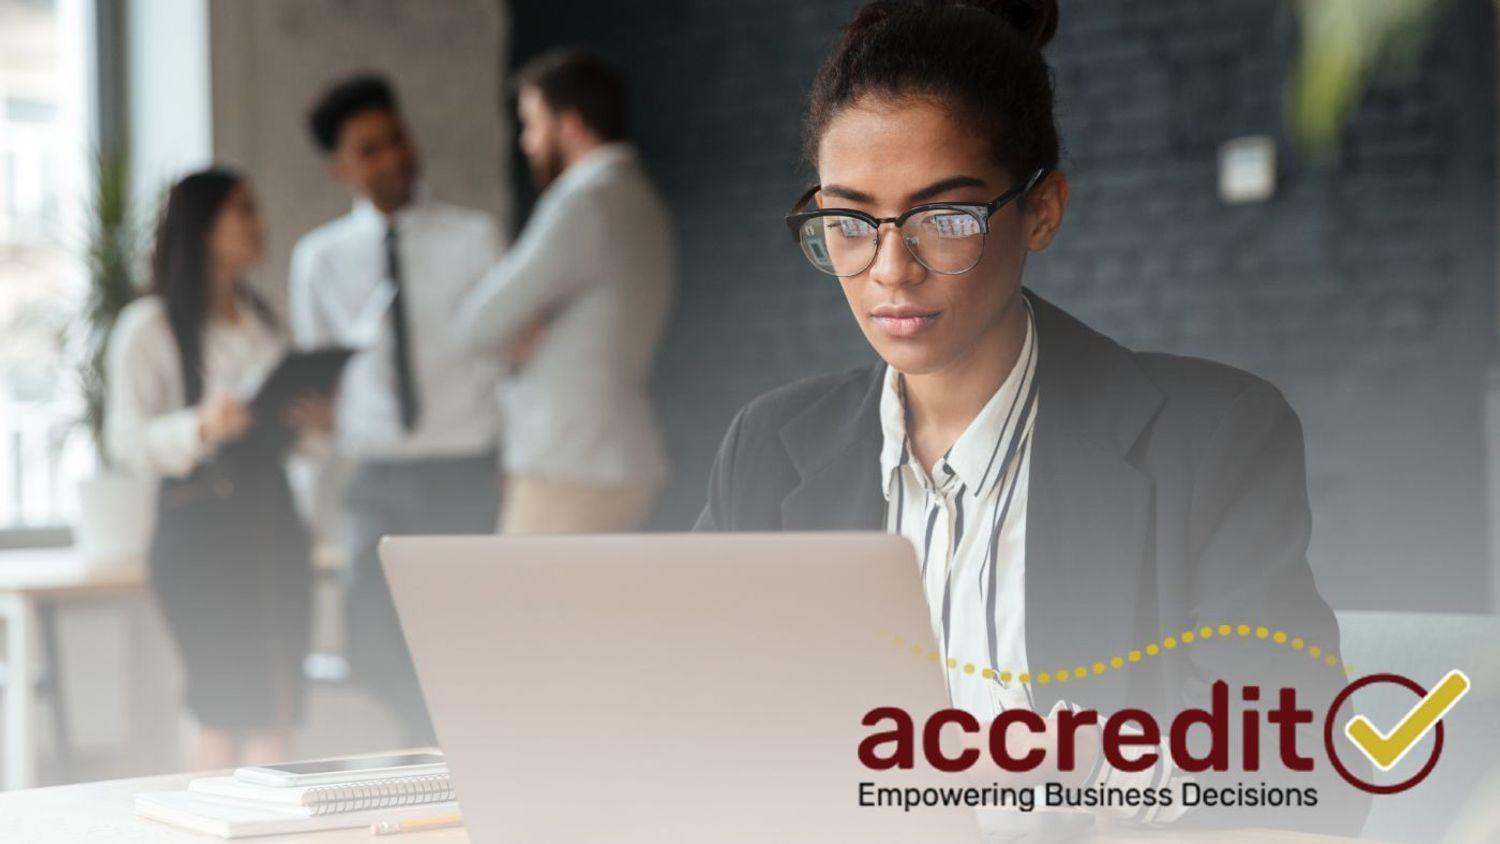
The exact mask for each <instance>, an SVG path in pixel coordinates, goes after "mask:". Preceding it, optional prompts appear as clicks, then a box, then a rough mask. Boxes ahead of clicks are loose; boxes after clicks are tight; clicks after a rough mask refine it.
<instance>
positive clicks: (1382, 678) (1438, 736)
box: [1323, 674, 1443, 794]
mask: <svg viewBox="0 0 1500 844" xmlns="http://www.w3.org/2000/svg"><path fill="white" fill-rule="evenodd" d="M1375 683H1395V684H1396V685H1398V686H1400V687H1402V688H1404V689H1406V690H1407V691H1410V692H1413V693H1415V694H1416V696H1417V697H1418V698H1424V697H1426V696H1427V690H1426V689H1424V688H1422V685H1421V684H1420V683H1418V682H1417V681H1415V680H1413V679H1411V678H1409V677H1403V676H1401V675H1400V674H1366V675H1365V676H1363V677H1361V678H1359V679H1358V680H1355V681H1354V682H1352V683H1350V684H1349V685H1347V686H1345V687H1344V689H1343V691H1341V692H1339V693H1338V695H1336V696H1335V697H1334V699H1333V702H1332V703H1330V704H1329V705H1328V714H1327V715H1326V716H1324V718H1323V751H1324V752H1325V753H1327V754H1328V761H1329V762H1330V763H1331V764H1332V765H1333V769H1334V770H1335V771H1338V774H1339V776H1341V777H1343V778H1344V781H1345V782H1348V783H1349V784H1350V785H1352V786H1354V787H1355V788H1357V789H1359V790H1361V791H1366V792H1369V793H1370V794H1398V793H1400V792H1403V791H1406V790H1407V789H1409V788H1413V787H1415V786H1416V785H1417V784H1418V783H1420V782H1422V780H1425V779H1427V775H1428V774H1430V773H1432V769H1433V768H1435V767H1437V761H1438V757H1439V756H1441V755H1442V754H1443V722H1442V721H1441V720H1439V721H1438V722H1437V724H1435V725H1433V731H1432V732H1433V743H1432V756H1431V757H1429V758H1428V760H1427V762H1426V764H1424V765H1423V766H1422V769H1421V770H1419V771H1417V772H1416V773H1415V774H1413V775H1412V776H1410V777H1408V778H1406V779H1404V780H1402V781H1400V782H1397V783H1391V784H1390V785H1380V784H1378V783H1373V782H1366V781H1365V780H1362V779H1360V778H1359V777H1356V776H1355V775H1354V774H1352V773H1350V771H1349V769H1348V768H1347V767H1345V766H1344V763H1343V761H1342V760H1341V759H1339V754H1338V751H1336V750H1335V749H1334V741H1333V719H1334V717H1335V716H1337V715H1338V712H1339V707H1341V706H1343V705H1344V703H1345V702H1346V701H1348V700H1349V697H1350V696H1351V695H1353V694H1354V693H1355V692H1357V691H1359V690H1360V689H1362V688H1364V687H1365V686H1371V685H1374V684H1375Z"/></svg>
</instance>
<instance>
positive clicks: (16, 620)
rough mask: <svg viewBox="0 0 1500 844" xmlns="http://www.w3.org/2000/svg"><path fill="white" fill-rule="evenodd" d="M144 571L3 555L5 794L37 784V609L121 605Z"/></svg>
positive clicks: (321, 561) (332, 563)
mask: <svg viewBox="0 0 1500 844" xmlns="http://www.w3.org/2000/svg"><path fill="white" fill-rule="evenodd" d="M313 558H314V568H315V569H316V571H317V572H318V573H319V574H324V575H327V574H332V573H334V572H336V571H337V570H338V569H339V567H340V560H339V556H338V553H337V551H336V550H332V549H328V548H323V547H320V548H319V549H318V550H317V551H316V552H315V553H314V555H313ZM146 578H147V575H146V567H145V563H144V561H141V560H121V561H118V562H116V563H109V564H105V563H100V562H91V561H90V560H88V559H86V558H84V556H83V555H82V554H80V553H79V551H78V550H77V549H76V548H37V549H19V550H5V551H0V623H3V624H4V625H5V634H6V636H5V639H6V646H5V659H6V666H7V670H8V676H9V677H10V683H9V688H8V691H7V694H6V696H5V701H4V704H5V723H4V727H3V730H0V735H3V741H4V743H5V751H4V759H3V760H0V785H3V787H4V788H5V789H6V790H13V789H18V788H29V787H31V786H32V785H34V784H35V783H36V724H35V715H36V701H35V698H34V697H33V695H32V694H31V678H32V677H33V676H34V675H35V673H36V672H35V666H34V660H33V651H34V650H35V637H36V609H37V605H38V604H39V603H41V602H44V601H48V602H56V603H62V602H77V601H89V600H111V599H113V600H118V599H121V598H129V597H137V596H140V595H143V594H144V593H145V592H146Z"/></svg>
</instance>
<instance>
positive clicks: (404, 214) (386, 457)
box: [290, 76, 500, 744]
mask: <svg viewBox="0 0 1500 844" xmlns="http://www.w3.org/2000/svg"><path fill="white" fill-rule="evenodd" d="M308 123H309V129H310V131H311V133H312V138H313V140H314V141H315V142H316V144H317V145H318V147H319V148H320V149H321V150H322V151H323V152H324V153H325V154H326V156H327V160H328V172H329V174H330V175H331V176H332V178H333V179H334V180H335V181H336V182H338V183H339V184H340V185H342V186H343V187H345V188H346V189H347V190H348V191H349V192H350V193H351V194H353V196H354V199H355V202H354V208H353V209H352V210H351V211H350V212H349V213H348V214H345V215H344V216H342V217H339V218H338V219H336V220H333V221H332V222H329V223H327V224H325V225H323V226H321V227H319V228H317V229H316V230H314V231H312V232H310V233H308V234H307V235H306V236H304V237H303V238H302V239H301V240H300V241H299V242H298V243H297V246H296V248H295V249H294V250H293V253H292V273H291V279H290V299H291V309H292V324H293V327H294V330H295V334H296V339H297V342H298V343H299V344H300V345H301V346H303V347H317V346H325V345H344V346H351V347H356V348H359V349H361V350H362V351H361V353H360V354H358V355H356V356H355V357H354V358H353V359H352V360H351V361H350V363H349V365H348V367H347V369H346V370H345V372H344V378H343V381H342V386H341V390H340V396H339V399H338V403H339V414H338V420H339V421H338V427H337V444H338V447H339V450H340V451H341V453H342V454H344V455H345V456H347V457H348V458H350V459H352V461H353V463H354V466H353V469H352V473H351V476H350V479H349V483H348V487H347V491H346V495H345V513H344V519H343V533H344V541H343V546H344V551H345V556H346V566H347V575H346V576H347V581H346V584H347V585H346V590H345V643H344V645H345V652H346V654H347V656H348V659H349V668H350V673H351V677H352V679H353V680H355V681H356V682H357V683H359V684H361V685H364V686H366V687H367V688H369V689H370V690H371V691H372V692H373V693H374V694H375V695H376V696H377V697H379V698H380V699H381V700H382V701H383V702H384V703H385V704H386V705H387V706H389V707H390V708H391V709H392V710H393V712H394V713H395V714H396V716H397V717H398V718H399V719H400V721H401V722H402V725H403V728H404V730H405V732H406V735H405V738H406V740H407V741H408V742H410V743H412V744H425V743H428V742H430V741H431V739H432V736H431V727H430V725H429V724H428V721H427V714H426V709H425V707H424V705H423V702H422V697H421V692H420V690H419V688H418V686H417V681H416V675H415V673H414V671H413V669H412V667H411V660H410V656H409V655H408V653H407V651H406V645H405V643H404V641H403V640H402V638H401V630H400V626H399V624H398V621H397V618H396V614H395V608H394V606H393V605H392V603H391V598H390V592H389V590H388V589H387V587H386V584H385V578H384V575H383V573H382V572H381V569H380V560H379V558H378V557H377V555H376V548H377V545H378V544H379V541H380V538H381V537H383V536H386V535H389V534H439V533H486V532H490V531H493V530H494V526H495V514H496V511H497V508H498V505H499V497H498V496H499V489H498V486H499V485H498V483H497V482H496V478H495V470H494V467H495V463H496V460H497V457H496V451H495V448H496V446H495V443H496V434H497V429H496V418H497V410H496V406H495V391H496V386H497V379H498V376H499V372H500V362H499V361H498V360H497V359H495V358H494V357H493V356H483V355H474V354H472V353H470V352H468V351H467V350H466V349H464V348H462V347H460V345H459V344H458V343H457V342H456V341H455V338H454V332H453V329H452V325H453V322H454V319H455V317H456V315H457V312H458V309H459V308H460V306H461V304H462V303H463V302H464V300H465V298H466V297H467V296H468V295H469V294H470V292H471V291H472V290H473V288H474V287H475V285H476V284H477V282H478V281H479V279H480V278H481V277H482V276H483V274H484V273H485V272H486V271H487V270H488V269H489V268H490V267H491V266H492V265H493V264H494V262H495V260H496V259H497V258H498V257H499V254H500V240H499V235H498V233H497V230H496V227H495V223H494V221H493V220H492V219H491V218H490V216H489V215H488V214H486V213H484V212H481V211H475V210H471V209H467V208H459V207H455V206H452V205H446V204H442V203H438V202H434V201H430V200H427V199H425V198H423V197H421V196H420V195H419V191H418V186H417V175H418V170H419V168H418V156H417V150H416V147H415V145H414V144H413V143H412V140H411V137H410V135H409V134H408V132H407V128H406V124H405V123H404V121H403V120H402V118H401V114H400V112H399V110H398V107H397V103H396V97H395V95H394V93H393V92H392V90H391V88H390V86H389V84H388V83H387V82H386V81H385V80H384V79H382V78H379V77H374V76H360V77H355V78H352V79H348V80H346V81H344V82H341V83H339V84H337V85H335V86H333V87H332V88H331V89H330V90H328V91H327V92H326V93H325V94H324V95H323V96H322V98H321V99H319V100H318V102H317V103H316V105H315V106H314V108H313V109H312V112H311V114H310V115H309V118H308Z"/></svg>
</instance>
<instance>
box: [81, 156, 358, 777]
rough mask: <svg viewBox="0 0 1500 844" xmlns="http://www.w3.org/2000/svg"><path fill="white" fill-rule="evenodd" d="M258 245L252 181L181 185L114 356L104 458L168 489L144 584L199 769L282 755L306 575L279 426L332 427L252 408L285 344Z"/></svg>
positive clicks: (292, 716) (319, 419)
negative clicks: (165, 638) (267, 295)
mask: <svg viewBox="0 0 1500 844" xmlns="http://www.w3.org/2000/svg"><path fill="white" fill-rule="evenodd" d="M264 248H265V246H264V234H263V228H262V224H261V220H260V216H259V214H258V213H257V211H256V208H255V201H254V199H253V197H252V195H251V192H250V188H249V186H248V185H247V184H246V183H245V181H244V179H243V178H241V177H240V176H238V175H237V174H235V173H233V172H230V171H227V170H206V171H203V172H199V173H195V174H193V175H190V176H188V177H186V178H184V179H183V180H182V181H180V182H178V183H177V184H176V186H174V187H173V188H172V190H171V193H170V194H169V195H168V198H167V205H166V210H165V212H164V214H163V216H162V219H161V224H160V228H159V230H158V232H157V236H156V251H155V255H154V260H153V267H152V292H151V293H150V295H147V296H144V297H142V298H140V299H137V300H136V301H135V302H133V303H131V304H130V305H129V306H127V307H126V309H125V310H124V312H122V314H121V316H120V321H119V323H118V325H117V327H116V329H115V332H114V334H113V336H112V338H111V341H110V348H109V355H108V368H109V375H110V377H109V387H110V390H109V394H108V413H107V419H108V426H109V427H108V432H107V437H108V439H107V441H108V445H109V450H110V452H111V455H112V456H113V458H114V459H115V460H116V461H117V462H119V463H120V464H123V465H125V466H129V467H132V468H135V469H138V470H143V471H146V472H149V473H151V474H153V475H158V476H160V477H161V481H160V485H159V488H158V493H157V507H156V525H155V532H154V535H153V537H152V541H151V548H150V554H149V559H150V567H151V585H152V590H153V592H154V593H155V597H156V600H157V603H158V605H159V606H160V608H161V611H162V614H163V615H164V617H165V618H166V622H167V626H168V628H169V629H170V631H171V634H172V637H173V639H174V641H175V643H176V646H177V650H178V652H179V654H180V655H181V658H182V662H183V665H184V668H185V670H186V674H187V681H186V690H185V702H186V705H187V708H188V709H189V710H191V712H192V714H193V716H194V717H195V718H196V720H197V722H198V724H199V726H200V733H199V739H198V750H197V763H198V765H199V767H202V768H220V767H225V766H229V765H234V764H239V763H246V762H264V761H272V760H277V759H283V758H286V757H287V755H288V750H289V742H290V739H291V736H292V730H293V727H294V726H295V725H296V723H297V722H298V719H299V717H300V714H301V709H302V683H301V677H302V673H301V671H302V660H303V657H304V656H305V654H306V652H307V647H308V635H309V633H308V631H309V625H310V618H311V567H310V563H309V540H308V531H307V529H306V527H305V526H304V524H303V523H302V521H301V519H300V518H299V516H298V515H297V512H296V510H295V508H294V506H293V502H292V497H291V493H290V490H289V488H288V485H287V479H286V472H285V468H284V464H283V459H282V458H283V457H284V456H285V454H284V452H285V450H286V446H287V445H288V444H289V438H288V437H286V436H285V435H284V431H283V427H285V426H290V427H291V428H294V429H300V430H302V431H304V432H318V431H325V430H327V428H328V427H329V422H330V417H329V407H328V402H327V401H326V400H322V399H303V400H301V401H300V402H299V403H297V404H295V405H293V406H292V408H291V409H290V410H289V412H288V414H287V418H286V419H285V420H264V419H254V418H252V417H251V413H250V410H249V408H248V406H247V405H246V397H247V396H248V395H249V392H250V390H251V389H253V385H254V383H255V381H256V380H257V379H259V378H260V377H263V376H264V375H265V374H266V373H267V372H268V371H269V370H270V368H271V367H273V366H274V365H275V364H276V363H277V361H278V360H279V359H280V358H281V356H282V355H283V353H284V352H285V349H286V346H287V343H286V340H285V339H284V337H283V334H282V331H281V326H280V325H279V324H278V322H277V320H276V318H275V317H274V316H273V315H272V312H271V310H270V309H269V308H268V307H267V306H266V305H265V303H264V302H262V301H261V300H260V299H259V298H257V297H256V295H255V294H254V293H252V292H251V291H250V289H249V288H248V287H247V286H246V285H244V284H243V283H242V279H243V278H244V276H245V274H246V273H247V272H248V271H249V270H250V269H251V268H253V267H254V266H255V265H257V264H258V263H260V261H261V258H262V256H263V253H264ZM282 423H284V424H282Z"/></svg>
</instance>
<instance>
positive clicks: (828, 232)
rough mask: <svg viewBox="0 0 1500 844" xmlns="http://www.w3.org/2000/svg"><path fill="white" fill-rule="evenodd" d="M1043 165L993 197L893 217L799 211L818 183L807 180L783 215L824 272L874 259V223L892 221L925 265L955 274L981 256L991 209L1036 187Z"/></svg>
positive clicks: (856, 269)
mask: <svg viewBox="0 0 1500 844" xmlns="http://www.w3.org/2000/svg"><path fill="white" fill-rule="evenodd" d="M1045 175H1047V168H1045V167H1043V168H1039V169H1038V170H1037V171H1036V172H1035V173H1032V174H1031V176H1030V178H1027V179H1026V180H1025V181H1022V182H1018V183H1016V185H1015V186H1014V187H1012V188H1011V189H1010V190H1008V191H1006V192H1005V193H1002V194H1000V195H999V196H997V197H995V199H994V201H993V202H985V203H980V202H932V203H928V204H926V205H918V206H916V207H914V208H908V209H907V210H906V212H905V213H903V214H902V215H901V216H899V217H874V216H871V215H869V214H866V213H865V212H863V211H856V210H854V209H852V208H813V209H811V210H805V211H804V210H801V209H803V208H805V207H806V206H807V203H808V202H809V201H811V200H812V198H813V194H815V193H817V192H818V190H819V189H821V188H822V185H813V186H812V187H811V188H808V190H807V192H806V193H804V194H802V198H801V199H798V200H797V204H796V205H794V206H792V213H790V214H788V215H787V217H786V224H787V227H788V228H790V229H791V230H792V239H794V240H796V241H797V243H798V245H800V246H801V247H802V254H803V255H806V256H807V260H808V261H810V262H811V263H812V265H813V266H814V267H817V268H818V269H819V270H822V271H823V272H825V273H828V274H829V275H835V276H839V277H840V278H847V277H849V276H854V275H859V274H860V273H862V272H864V271H865V270H868V269H869V268H870V267H871V266H872V265H873V264H874V263H875V253H876V252H878V251H879V250H880V227H881V226H882V225H884V224H886V223H893V224H895V226H896V228H897V229H899V230H900V232H901V242H902V243H904V244H906V251H908V252H910V253H911V256H912V257H913V258H915V259H916V260H917V263H919V264H921V265H922V266H924V267H926V268H927V269H929V270H931V271H933V272H935V273H941V274H943V275H960V274H962V273H966V272H968V271H969V270H972V269H974V267H975V265H977V264H978V263H979V259H980V258H981V257H982V256H983V255H984V238H985V235H987V234H989V231H990V218H991V217H993V216H994V215H995V212H996V211H999V210H1000V209H1001V208H1004V207H1005V206H1006V205H1009V204H1010V203H1011V202H1014V201H1015V200H1017V199H1019V198H1021V197H1023V196H1025V195H1026V194H1027V193H1029V192H1030V191H1031V189H1032V188H1034V187H1036V185H1037V183H1038V182H1040V181H1041V180H1042V177H1043V176H1045Z"/></svg>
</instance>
